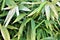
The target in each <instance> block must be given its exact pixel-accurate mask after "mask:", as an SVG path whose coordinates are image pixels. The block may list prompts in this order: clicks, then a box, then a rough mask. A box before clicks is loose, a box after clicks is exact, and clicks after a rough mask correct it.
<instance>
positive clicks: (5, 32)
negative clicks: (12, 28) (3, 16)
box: [0, 24, 10, 40]
mask: <svg viewBox="0 0 60 40" xmlns="http://www.w3.org/2000/svg"><path fill="white" fill-rule="evenodd" d="M0 30H1V34H2V36H3V38H4V40H10V35H9V32H8V30H7V29H6V27H4V26H1V24H0Z"/></svg>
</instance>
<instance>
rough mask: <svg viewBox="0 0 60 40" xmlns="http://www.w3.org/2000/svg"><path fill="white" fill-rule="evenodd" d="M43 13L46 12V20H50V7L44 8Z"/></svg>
mask: <svg viewBox="0 0 60 40" xmlns="http://www.w3.org/2000/svg"><path fill="white" fill-rule="evenodd" d="M45 11H46V18H47V20H50V7H49V5H46V6H45Z"/></svg>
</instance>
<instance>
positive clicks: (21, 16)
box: [13, 13, 26, 23]
mask: <svg viewBox="0 0 60 40" xmlns="http://www.w3.org/2000/svg"><path fill="white" fill-rule="evenodd" d="M24 16H26V14H25V13H23V14H20V15H19V16H17V18H16V19H15V21H14V22H13V23H15V22H18V21H20V20H21V19H22V18H23V17H24Z"/></svg>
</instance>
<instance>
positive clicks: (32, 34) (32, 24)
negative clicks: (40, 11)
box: [31, 19, 36, 40]
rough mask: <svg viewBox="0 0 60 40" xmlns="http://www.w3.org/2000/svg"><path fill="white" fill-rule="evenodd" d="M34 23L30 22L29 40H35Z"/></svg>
mask: <svg viewBox="0 0 60 40" xmlns="http://www.w3.org/2000/svg"><path fill="white" fill-rule="evenodd" d="M35 37H36V30H35V21H34V20H33V19H32V20H31V40H36V38H35Z"/></svg>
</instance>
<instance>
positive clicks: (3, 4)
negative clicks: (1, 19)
mask: <svg viewBox="0 0 60 40" xmlns="http://www.w3.org/2000/svg"><path fill="white" fill-rule="evenodd" d="M5 1H6V0H3V3H2V7H1V10H3V8H4V6H5Z"/></svg>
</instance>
